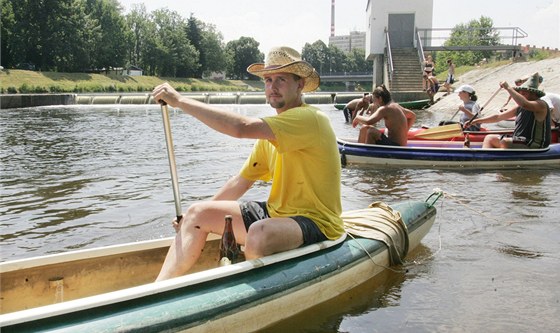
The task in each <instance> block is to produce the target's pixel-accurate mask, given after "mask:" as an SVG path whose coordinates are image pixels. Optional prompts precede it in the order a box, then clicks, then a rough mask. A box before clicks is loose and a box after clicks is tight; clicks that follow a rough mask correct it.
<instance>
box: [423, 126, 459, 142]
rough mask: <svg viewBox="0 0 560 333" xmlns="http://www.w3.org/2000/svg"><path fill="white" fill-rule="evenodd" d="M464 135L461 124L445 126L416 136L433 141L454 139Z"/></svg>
mask: <svg viewBox="0 0 560 333" xmlns="http://www.w3.org/2000/svg"><path fill="white" fill-rule="evenodd" d="M461 134H463V127H461V124H449V125H443V126H437V127H432V128H428V129H427V130H424V131H422V132H420V133H418V134H416V135H415V137H417V138H421V139H431V140H441V139H449V138H454V137H456V136H460V135H461Z"/></svg>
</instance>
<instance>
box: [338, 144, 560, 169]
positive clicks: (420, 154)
mask: <svg viewBox="0 0 560 333" xmlns="http://www.w3.org/2000/svg"><path fill="white" fill-rule="evenodd" d="M337 142H338V149H339V152H340V155H341V159H342V163H343V165H346V164H370V165H391V166H401V167H443V168H445V167H464V168H496V167H500V168H518V167H525V166H531V167H534V166H558V165H560V143H554V144H551V145H550V146H549V147H547V148H543V149H492V148H489V149H487V148H481V147H482V142H471V146H470V148H465V147H463V142H457V141H435V140H433V141H432V140H408V144H407V146H402V147H398V146H382V145H375V144H362V143H357V142H356V140H352V139H340V138H338V139H337Z"/></svg>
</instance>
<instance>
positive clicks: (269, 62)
mask: <svg viewBox="0 0 560 333" xmlns="http://www.w3.org/2000/svg"><path fill="white" fill-rule="evenodd" d="M247 72H249V73H251V74H253V75H256V76H259V77H261V78H262V77H264V75H267V74H275V73H291V74H295V75H297V76H299V77H302V78H304V79H305V85H304V86H303V90H302V92H309V91H313V90H315V89H317V88H318V87H319V83H320V82H321V79H320V78H319V74H317V72H316V71H315V69H314V68H313V66H311V64H309V63H308V62H307V61H303V60H302V59H301V55H300V54H299V53H298V52H297V51H296V50H294V49H292V48H289V47H286V46H280V47H274V48H272V49H271V50H270V52H268V55H267V56H266V61H265V63H264V64H262V63H257V64H252V65H250V66H249V67H247Z"/></svg>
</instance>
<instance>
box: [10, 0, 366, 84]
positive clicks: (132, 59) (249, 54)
mask: <svg viewBox="0 0 560 333" xmlns="http://www.w3.org/2000/svg"><path fill="white" fill-rule="evenodd" d="M123 11H124V10H123V8H122V6H121V5H120V3H119V2H118V1H117V0H3V1H2V20H1V26H0V34H1V36H2V37H1V43H0V44H1V49H0V51H1V55H2V58H1V61H2V66H4V67H5V68H24V69H32V70H41V71H55V72H88V71H99V70H101V69H109V68H119V67H121V68H127V67H129V66H136V67H139V68H141V69H143V70H144V73H145V75H150V76H159V77H179V78H181V77H184V78H202V77H203V76H205V75H209V74H210V73H212V72H223V73H226V75H227V77H228V78H231V79H246V78H248V74H247V72H246V68H247V66H249V65H250V64H252V63H255V62H263V61H264V54H263V53H262V52H260V51H259V43H258V42H257V41H256V40H255V39H254V38H251V37H241V38H239V39H237V40H232V41H229V42H227V43H224V40H223V36H222V34H221V33H220V31H218V30H217V29H216V27H215V26H214V25H212V24H208V23H205V22H203V21H201V20H199V19H197V18H196V17H195V16H194V15H193V14H191V15H190V17H188V18H184V17H182V16H181V15H180V14H179V13H177V12H176V11H172V10H169V9H157V10H154V11H152V12H147V10H146V7H145V5H143V4H137V5H134V6H133V7H132V8H131V10H130V11H129V12H128V13H126V14H124V13H123ZM302 56H303V57H304V58H305V59H307V58H309V60H308V61H309V62H310V63H312V64H313V65H314V66H315V67H316V68H317V70H318V71H320V72H322V73H326V72H345V71H346V72H349V71H368V70H370V68H371V67H370V65H369V64H368V63H367V61H366V60H365V59H364V58H365V55H364V51H363V50H361V51H356V50H354V51H353V52H351V53H348V54H346V53H344V52H342V51H341V50H339V49H338V48H336V47H332V46H330V47H329V46H326V45H325V44H324V43H323V42H322V41H317V42H315V43H313V44H306V45H305V46H304V49H303V50H302Z"/></svg>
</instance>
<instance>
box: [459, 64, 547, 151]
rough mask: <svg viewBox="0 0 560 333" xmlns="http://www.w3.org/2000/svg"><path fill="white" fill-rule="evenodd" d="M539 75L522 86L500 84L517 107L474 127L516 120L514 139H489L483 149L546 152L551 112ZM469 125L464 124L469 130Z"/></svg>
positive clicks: (479, 119)
mask: <svg viewBox="0 0 560 333" xmlns="http://www.w3.org/2000/svg"><path fill="white" fill-rule="evenodd" d="M540 81H542V80H540V75H539V74H538V73H535V74H533V75H532V76H531V77H530V78H529V79H528V80H527V81H526V82H525V83H523V84H522V85H521V86H517V87H511V86H510V85H509V84H508V83H507V82H505V81H504V82H501V83H500V86H501V87H502V88H504V89H505V90H506V91H507V92H508V93H509V95H510V96H511V97H512V99H513V100H514V101H515V103H516V104H517V106H514V107H512V108H510V109H509V110H507V111H504V112H502V113H500V114H495V115H492V116H487V117H483V118H478V119H475V120H473V121H472V124H473V125H474V124H482V123H493V122H497V121H500V120H505V119H509V118H511V117H514V116H515V129H514V131H513V136H510V137H505V136H499V135H487V136H486V137H485V138H484V142H483V144H482V147H483V148H525V149H527V148H545V147H548V145H549V144H550V138H551V132H550V108H549V106H548V104H547V103H546V102H545V101H543V100H542V99H541V97H543V96H544V95H545V93H544V91H542V90H540V89H539V82H540ZM468 125H469V123H467V124H465V126H468Z"/></svg>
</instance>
